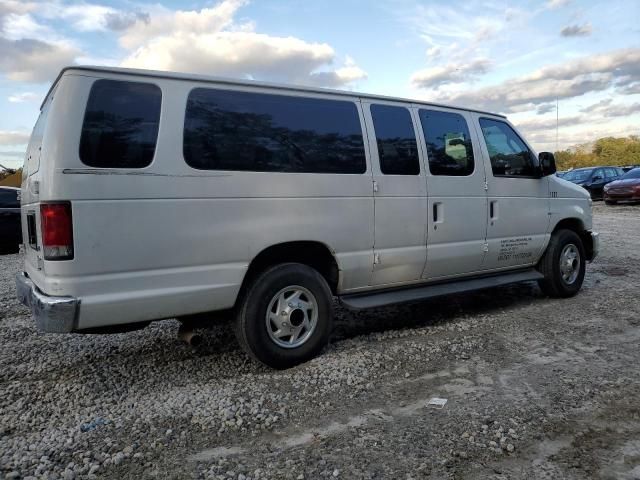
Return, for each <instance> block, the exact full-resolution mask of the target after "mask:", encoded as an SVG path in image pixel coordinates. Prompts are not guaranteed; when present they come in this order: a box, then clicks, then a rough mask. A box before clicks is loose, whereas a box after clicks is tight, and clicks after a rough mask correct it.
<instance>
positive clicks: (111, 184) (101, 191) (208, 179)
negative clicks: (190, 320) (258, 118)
mask: <svg viewBox="0 0 640 480" xmlns="http://www.w3.org/2000/svg"><path fill="white" fill-rule="evenodd" d="M67 76H69V77H74V78H75V81H76V82H77V84H76V85H75V88H74V90H73V92H69V94H70V95H72V96H73V97H72V98H71V97H70V98H67V99H66V101H67V102H68V103H71V104H74V105H75V107H74V108H72V109H70V110H69V111H67V112H66V114H67V116H66V117H65V118H64V119H63V118H62V117H58V116H56V117H55V118H54V119H53V120H51V119H50V120H49V121H50V122H59V123H60V124H64V125H65V129H64V131H60V132H57V134H58V135H59V136H60V138H64V141H61V142H60V145H59V147H58V148H57V150H56V151H55V154H52V155H50V157H49V159H48V162H47V163H48V165H49V172H50V173H51V181H50V182H47V185H46V188H45V189H44V190H43V191H42V194H41V198H40V199H41V200H53V199H56V200H70V201H71V203H72V211H73V224H74V239H75V258H74V259H73V260H71V261H63V262H49V261H45V262H44V274H45V275H40V276H39V277H38V280H37V285H38V287H39V288H40V289H41V290H42V291H43V292H45V293H47V294H50V295H71V296H74V297H78V298H80V299H81V306H80V314H79V319H78V324H77V327H76V328H78V329H85V328H91V327H95V326H106V325H113V324H119V323H129V322H136V321H144V320H154V319H160V318H171V317H173V316H176V315H186V314H190V313H197V312H202V311H208V310H214V309H224V308H228V307H231V306H233V304H234V302H235V299H236V296H237V293H238V291H239V288H240V285H241V283H242V280H243V278H244V274H245V273H246V270H247V268H248V265H249V263H250V262H251V260H252V259H253V258H254V257H255V256H256V255H257V254H258V253H259V252H260V251H262V250H263V249H265V248H267V247H269V246H271V245H274V244H277V243H282V242H287V241H299V240H310V241H318V242H322V243H324V244H325V245H327V246H328V247H329V248H330V250H331V251H332V252H334V254H335V257H336V260H337V263H338V266H339V269H340V285H339V289H340V290H341V291H348V290H350V289H353V288H358V287H362V286H366V285H367V282H368V280H369V277H370V275H371V269H372V264H373V252H372V248H373V214H374V212H373V209H374V207H373V198H372V181H371V173H370V172H371V167H370V162H369V159H368V157H367V171H366V173H364V174H361V175H356V174H299V173H258V172H238V171H224V172H222V171H201V170H195V169H193V168H191V167H189V166H188V165H187V164H186V163H185V161H184V159H183V153H182V143H183V142H182V141H183V125H184V115H185V106H186V99H187V96H188V93H189V91H190V90H191V89H192V88H194V87H196V86H198V87H199V86H202V84H201V83H200V84H198V83H191V82H187V81H182V80H170V79H149V78H142V79H139V78H136V77H135V76H126V75H120V74H114V75H111V76H110V75H108V74H105V75H101V76H100V78H113V79H118V80H121V79H122V80H128V81H142V82H152V83H154V84H156V85H158V86H159V87H160V88H161V89H162V110H161V118H160V130H159V135H158V143H157V146H156V151H155V157H154V159H153V161H152V163H151V164H150V165H149V166H147V167H145V168H140V169H124V168H119V169H100V168H92V167H87V166H85V165H83V163H82V162H81V161H80V158H79V154H78V145H79V140H80V131H81V126H82V120H83V115H84V105H85V104H86V100H87V98H88V95H89V91H90V88H91V84H92V82H93V81H94V80H95V78H91V77H87V76H78V75H71V74H67V75H65V77H67ZM224 88H225V89H231V88H234V87H231V86H229V85H225V87H224ZM235 88H238V89H241V90H247V87H235ZM253 90H254V91H265V92H268V91H269V90H268V89H265V88H254V89H253ZM279 93H282V92H279ZM292 94H293V95H303V94H302V93H301V92H293V93H292ZM304 96H316V97H319V98H323V97H327V98H331V95H324V96H323V95H321V94H306V95H304ZM341 99H342V100H344V97H341ZM354 102H357V99H354ZM78 105H81V106H82V107H79V106H78ZM361 122H362V118H361ZM365 151H366V149H365ZM28 273H29V275H30V276H31V273H32V271H28ZM36 274H37V273H36Z"/></svg>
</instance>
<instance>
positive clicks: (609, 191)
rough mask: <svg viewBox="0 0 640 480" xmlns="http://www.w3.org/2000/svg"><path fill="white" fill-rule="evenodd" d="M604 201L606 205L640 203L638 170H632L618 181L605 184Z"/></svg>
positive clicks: (639, 173) (639, 170)
mask: <svg viewBox="0 0 640 480" xmlns="http://www.w3.org/2000/svg"><path fill="white" fill-rule="evenodd" d="M604 201H605V203H606V204H607V205H614V204H616V203H618V202H629V201H631V202H637V201H640V168H634V169H633V170H630V171H628V172H627V173H625V174H624V175H623V176H622V177H621V178H620V179H619V180H616V181H615V182H611V183H609V184H607V185H606V186H605V187H604Z"/></svg>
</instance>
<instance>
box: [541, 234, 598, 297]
mask: <svg viewBox="0 0 640 480" xmlns="http://www.w3.org/2000/svg"><path fill="white" fill-rule="evenodd" d="M585 263H586V258H585V253H584V246H583V244H582V240H581V239H580V237H579V236H578V235H577V234H576V233H575V232H574V231H572V230H558V231H557V232H555V233H554V234H553V235H551V240H550V241H549V245H548V246H547V251H546V252H545V254H544V256H543V257H542V260H540V264H539V270H540V272H541V273H542V274H543V275H544V279H542V280H539V281H538V284H539V285H540V288H541V289H542V291H543V292H544V293H545V294H547V295H549V296H550V297H572V296H573V295H575V294H576V293H578V291H579V290H580V287H582V282H583V280H584V274H585Z"/></svg>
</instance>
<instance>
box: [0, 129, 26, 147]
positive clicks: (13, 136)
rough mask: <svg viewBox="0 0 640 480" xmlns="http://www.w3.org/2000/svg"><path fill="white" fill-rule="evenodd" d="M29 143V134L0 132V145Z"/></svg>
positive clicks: (9, 131) (10, 131)
mask: <svg viewBox="0 0 640 480" xmlns="http://www.w3.org/2000/svg"><path fill="white" fill-rule="evenodd" d="M28 142H29V132H23V131H12V130H0V145H24V144H26V143H28Z"/></svg>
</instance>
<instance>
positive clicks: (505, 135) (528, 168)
mask: <svg viewBox="0 0 640 480" xmlns="http://www.w3.org/2000/svg"><path fill="white" fill-rule="evenodd" d="M480 128H481V129H482V135H483V136H484V141H485V143H486V145H487V150H488V151H489V158H490V159H491V170H492V171H493V176H494V177H535V176H536V174H537V171H536V164H535V162H534V157H533V154H532V153H531V151H530V150H529V149H528V148H527V146H526V145H525V144H524V142H523V141H522V140H521V139H520V137H519V136H518V134H517V133H516V132H515V131H514V130H513V128H511V127H510V126H509V125H507V124H506V123H504V122H501V121H499V120H492V119H489V118H481V119H480Z"/></svg>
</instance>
